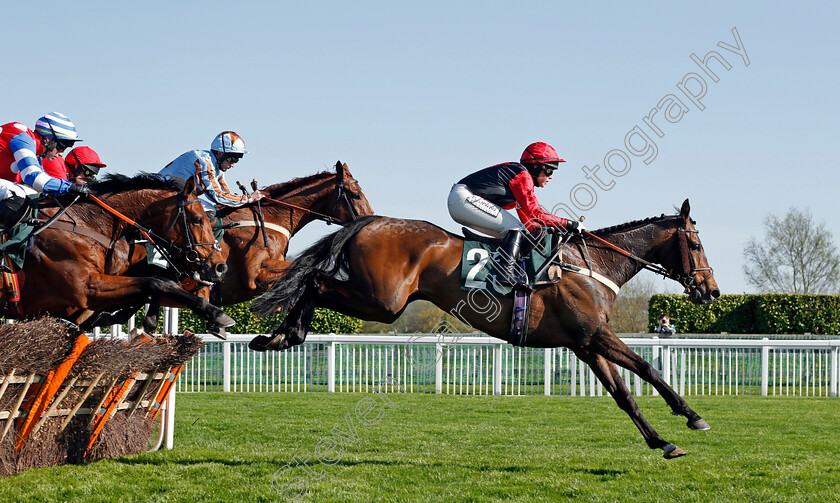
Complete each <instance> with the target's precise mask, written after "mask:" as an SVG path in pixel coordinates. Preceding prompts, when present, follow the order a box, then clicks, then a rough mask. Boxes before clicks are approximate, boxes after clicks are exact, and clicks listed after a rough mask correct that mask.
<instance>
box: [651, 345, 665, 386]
mask: <svg viewBox="0 0 840 503" xmlns="http://www.w3.org/2000/svg"><path fill="white" fill-rule="evenodd" d="M652 339H653V341H654V342H653V344H654V345H653V346H651V350H652V351H653V368H655V369H656V371H657V372H662V370H663V367H662V346H660V345H659V336H658V335H654V336H653V337H652ZM651 394H652V395H658V394H659V392H658V391H657V390H656V388H652V389H651Z"/></svg>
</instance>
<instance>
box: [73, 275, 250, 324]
mask: <svg viewBox="0 0 840 503" xmlns="http://www.w3.org/2000/svg"><path fill="white" fill-rule="evenodd" d="M88 286H89V291H88V292H86V303H87V305H86V306H84V307H86V308H87V309H92V310H106V309H108V308H111V307H113V306H115V305H116V306H124V305H126V304H131V303H132V302H134V303H136V302H138V300H139V299H143V300H145V299H146V298H148V297H149V296H153V297H154V296H157V297H161V296H162V297H167V298H169V299H172V300H174V301H175V302H178V303H179V304H181V305H183V306H185V307H187V308H188V309H191V310H192V311H194V312H195V313H196V314H198V315H199V316H201V317H202V318H204V319H206V320H207V321H210V322H213V323H216V324H218V325H221V326H223V327H229V326H231V325H233V323H234V322H233V319H232V318H231V317H230V316H228V315H227V314H225V312H224V311H222V310H221V309H219V308H218V307H216V306H214V305H212V304H210V303H209V302H207V301H206V300H204V299H202V298H199V297H196V296H195V295H192V294H191V293H189V292H187V291H185V290H184V289H183V288H181V287H180V285H178V284H177V283H175V282H174V281H171V280H167V279H162V278H132V277H128V276H108V275H104V274H100V275H95V276H91V277H90V278H89V279H88Z"/></svg>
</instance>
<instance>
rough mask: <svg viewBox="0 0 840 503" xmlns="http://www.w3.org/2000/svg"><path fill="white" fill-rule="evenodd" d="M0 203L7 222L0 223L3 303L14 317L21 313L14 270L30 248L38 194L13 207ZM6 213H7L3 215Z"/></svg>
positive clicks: (20, 265) (18, 289)
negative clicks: (4, 295)
mask: <svg viewBox="0 0 840 503" xmlns="http://www.w3.org/2000/svg"><path fill="white" fill-rule="evenodd" d="M5 202H6V201H3V203H0V215H2V216H3V217H4V218H3V219H4V220H8V221H7V222H2V223H0V233H1V234H2V236H0V252H2V254H3V255H2V257H1V259H2V262H0V269H2V272H3V287H4V289H5V290H6V302H7V303H8V309H9V311H10V312H13V313H17V315H18V317H22V316H23V309H22V307H21V305H20V285H19V284H18V278H17V271H18V270H20V269H21V268H23V261H24V258H25V257H26V250H28V249H29V248H31V247H32V243H33V242H34V237H33V235H32V233H33V232H34V231H35V226H34V225H33V224H32V223H29V222H30V219H34V218H37V217H38V195H37V194H33V195H30V196H28V197H27V198H26V199H24V202H23V204H22V205H18V207H15V208H8V207H6V205H5V204H4V203H5ZM6 213H8V214H6Z"/></svg>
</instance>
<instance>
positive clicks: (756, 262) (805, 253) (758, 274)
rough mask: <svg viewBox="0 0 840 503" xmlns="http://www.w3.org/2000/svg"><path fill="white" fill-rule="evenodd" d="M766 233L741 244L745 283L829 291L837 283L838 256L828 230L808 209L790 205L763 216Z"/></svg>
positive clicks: (765, 287) (834, 289) (839, 280)
mask: <svg viewBox="0 0 840 503" xmlns="http://www.w3.org/2000/svg"><path fill="white" fill-rule="evenodd" d="M764 231H765V237H764V238H763V239H762V240H761V241H756V240H755V238H750V240H749V242H747V245H746V247H744V259H745V260H746V263H745V264H744V274H745V275H746V277H747V278H746V279H747V283H749V284H750V285H752V286H754V287H756V288H757V289H758V290H759V291H761V292H776V293H814V294H819V293H823V294H825V293H829V294H833V293H836V292H837V291H838V285H840V257H838V255H837V247H836V246H835V245H834V241H833V237H832V235H831V231H829V230H828V229H826V227H825V225H824V224H819V225H816V224H815V223H814V219H813V218H812V217H811V212H810V211H809V210H807V209H806V210H799V209H797V208H790V209H789V210H788V212H787V213H786V214H785V215H784V216H783V217H781V218H779V217H776V216H775V215H768V216H767V217H766V218H765V219H764Z"/></svg>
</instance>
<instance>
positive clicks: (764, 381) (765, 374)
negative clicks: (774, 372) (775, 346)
mask: <svg viewBox="0 0 840 503" xmlns="http://www.w3.org/2000/svg"><path fill="white" fill-rule="evenodd" d="M761 340H762V341H769V340H770V339H768V338H767V337H763V338H762V339H761ZM769 382H770V346H768V345H767V344H763V345H762V346H761V396H767V387H768V386H767V385H768V384H769Z"/></svg>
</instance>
